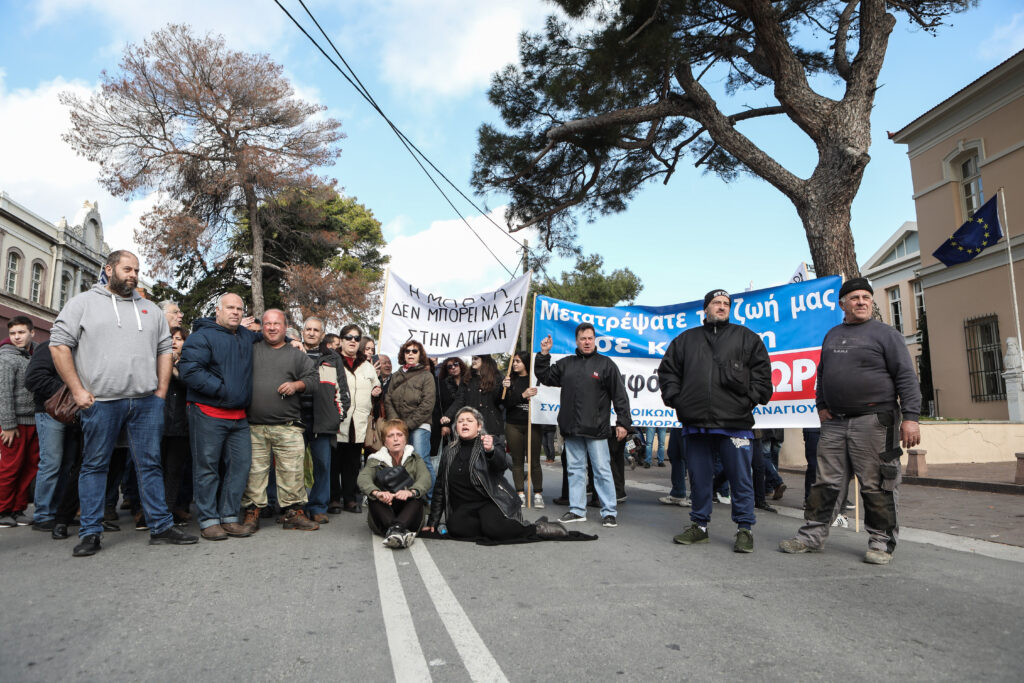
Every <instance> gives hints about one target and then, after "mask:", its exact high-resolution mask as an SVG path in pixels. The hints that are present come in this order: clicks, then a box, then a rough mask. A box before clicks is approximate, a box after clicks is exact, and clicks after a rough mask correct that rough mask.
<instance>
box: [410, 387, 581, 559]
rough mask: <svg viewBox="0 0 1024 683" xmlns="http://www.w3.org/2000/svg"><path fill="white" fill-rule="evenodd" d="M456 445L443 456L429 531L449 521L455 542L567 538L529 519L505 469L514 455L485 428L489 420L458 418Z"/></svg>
mask: <svg viewBox="0 0 1024 683" xmlns="http://www.w3.org/2000/svg"><path fill="white" fill-rule="evenodd" d="M455 434H456V436H457V437H458V438H457V439H456V440H455V442H454V443H453V444H452V445H451V446H450V447H449V448H448V449H447V450H445V452H444V454H443V455H442V456H441V464H440V466H439V467H438V470H437V481H436V482H435V484H434V497H433V500H432V502H431V505H430V516H429V517H428V518H427V523H426V525H425V526H424V528H423V530H424V531H434V529H435V527H437V525H438V524H439V523H440V522H441V521H442V519H443V520H445V521H446V523H447V527H448V534H449V535H451V536H453V537H455V538H485V539H489V540H492V541H512V540H515V539H524V538H534V539H537V538H540V539H552V538H565V537H566V536H568V532H567V531H566V529H565V527H563V526H562V525H561V524H558V523H555V522H548V521H547V520H546V519H544V518H542V519H540V520H537V522H536V523H535V524H527V523H526V522H524V521H523V515H522V511H521V503H520V501H519V496H518V495H516V492H515V489H513V488H512V487H511V486H510V485H509V483H508V482H507V481H506V480H505V470H507V469H508V468H509V460H508V455H507V454H506V453H505V448H504V444H502V443H501V442H500V441H499V442H498V443H497V446H498V448H495V445H496V444H495V441H496V440H495V438H494V436H492V435H490V434H487V433H486V431H485V430H484V418H483V415H481V414H480V411H478V410H476V409H475V408H469V407H466V408H462V409H461V410H459V411H458V413H456V415H455Z"/></svg>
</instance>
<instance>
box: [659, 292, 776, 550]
mask: <svg viewBox="0 0 1024 683" xmlns="http://www.w3.org/2000/svg"><path fill="white" fill-rule="evenodd" d="M731 307H732V299H731V298H730V297H729V293H728V292H726V291H724V290H721V289H716V290H712V291H710V292H708V293H707V294H706V295H705V296H704V324H703V325H702V326H701V327H699V328H694V329H691V330H687V331H686V332H683V333H682V334H681V335H679V336H678V337H676V338H675V339H673V340H672V343H671V344H669V347H668V350H667V351H666V352H665V357H664V358H663V359H662V361H661V365H660V366H658V380H659V382H660V383H661V397H662V400H664V402H665V405H666V406H669V407H670V408H675V410H676V415H677V417H678V419H679V421H680V422H681V423H682V425H683V428H682V434H683V438H684V439H685V440H686V465H687V467H688V468H689V470H690V477H691V484H692V488H693V490H692V491H691V494H690V495H691V497H692V498H691V499H692V501H693V507H692V508H690V520H691V522H692V524H691V525H690V527H689V528H688V529H687V530H686V531H684V532H683V533H681V534H679V535H678V536H675V537H674V539H673V540H674V541H675V542H676V543H679V544H681V545H691V544H694V543H707V542H708V522H710V521H711V489H712V484H711V482H712V479H713V476H714V456H715V455H716V454H717V455H718V457H720V458H721V460H722V464H723V465H724V467H725V471H726V472H727V473H728V475H729V484H730V486H731V488H732V519H733V521H734V522H736V525H737V526H738V527H739V528H738V530H737V533H736V543H735V545H734V546H733V550H735V551H736V552H738V553H749V552H753V551H754V538H753V535H752V534H751V532H750V528H751V527H752V526H753V525H754V523H755V521H756V520H755V518H754V489H753V481H752V479H751V475H750V462H751V456H752V451H751V444H752V440H753V438H754V432H753V431H752V430H753V427H754V415H753V412H752V411H753V408H754V406H755V405H758V404H762V403H767V402H768V400H769V399H771V397H772V368H771V360H770V359H769V358H768V350H767V349H765V347H764V342H762V341H761V338H760V337H759V336H757V334H756V333H754V332H753V331H752V330H750V329H748V328H746V327H743V326H742V325H733V324H730V322H729V311H730V308H731Z"/></svg>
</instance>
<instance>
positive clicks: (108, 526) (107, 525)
mask: <svg viewBox="0 0 1024 683" xmlns="http://www.w3.org/2000/svg"><path fill="white" fill-rule="evenodd" d="M100 524H101V525H102V526H103V530H104V531H120V530H121V527H120V526H118V525H117V524H114V523H113V522H108V521H107V520H103V521H102V522H100Z"/></svg>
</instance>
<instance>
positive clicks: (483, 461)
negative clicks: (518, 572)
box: [427, 436, 527, 527]
mask: <svg viewBox="0 0 1024 683" xmlns="http://www.w3.org/2000/svg"><path fill="white" fill-rule="evenodd" d="M461 447H462V441H461V440H460V439H458V438H456V439H455V440H454V441H453V442H452V444H451V445H450V446H449V447H448V448H447V449H445V451H444V453H443V454H442V455H441V462H440V464H439V465H438V468H437V480H436V481H435V482H434V493H433V494H432V498H431V501H430V515H429V516H428V517H427V526H430V527H436V526H437V525H438V523H439V522H440V521H441V520H442V519H446V518H447V517H448V516H449V515H450V514H451V511H452V510H451V499H450V498H449V495H448V470H449V469H450V468H451V465H452V461H453V460H454V459H455V457H456V456H457V455H458V453H459V449H460V448H461ZM510 466H511V462H510V461H509V457H508V453H506V452H505V440H504V439H503V438H501V437H498V436H495V437H494V450H493V451H491V452H490V453H488V452H487V451H485V450H484V444H483V441H481V439H480V437H477V438H476V439H475V440H474V442H473V452H472V454H471V455H470V456H469V470H470V473H469V478H470V480H471V481H472V482H473V485H474V486H476V488H477V490H478V491H480V493H482V494H484V495H485V496H487V497H488V498H490V499H491V501H492V502H494V504H495V505H497V506H498V509H499V510H501V513H502V514H503V515H505V517H507V518H508V519H511V520H515V521H516V522H519V523H520V524H522V525H523V526H527V524H526V522H524V521H523V511H522V507H523V506H522V502H521V501H520V500H519V494H517V493H516V491H515V489H514V488H512V486H511V485H510V484H509V483H508V480H507V479H505V470H507V469H509V468H510Z"/></svg>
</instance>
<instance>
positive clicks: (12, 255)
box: [4, 251, 21, 294]
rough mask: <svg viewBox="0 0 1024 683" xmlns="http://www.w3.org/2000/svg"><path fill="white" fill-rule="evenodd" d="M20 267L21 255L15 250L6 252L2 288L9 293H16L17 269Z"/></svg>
mask: <svg viewBox="0 0 1024 683" xmlns="http://www.w3.org/2000/svg"><path fill="white" fill-rule="evenodd" d="M20 268H21V256H20V255H19V254H18V252H16V251H9V252H7V279H6V280H5V281H4V289H6V290H7V291H8V293H10V294H17V293H18V271H19V269H20Z"/></svg>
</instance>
